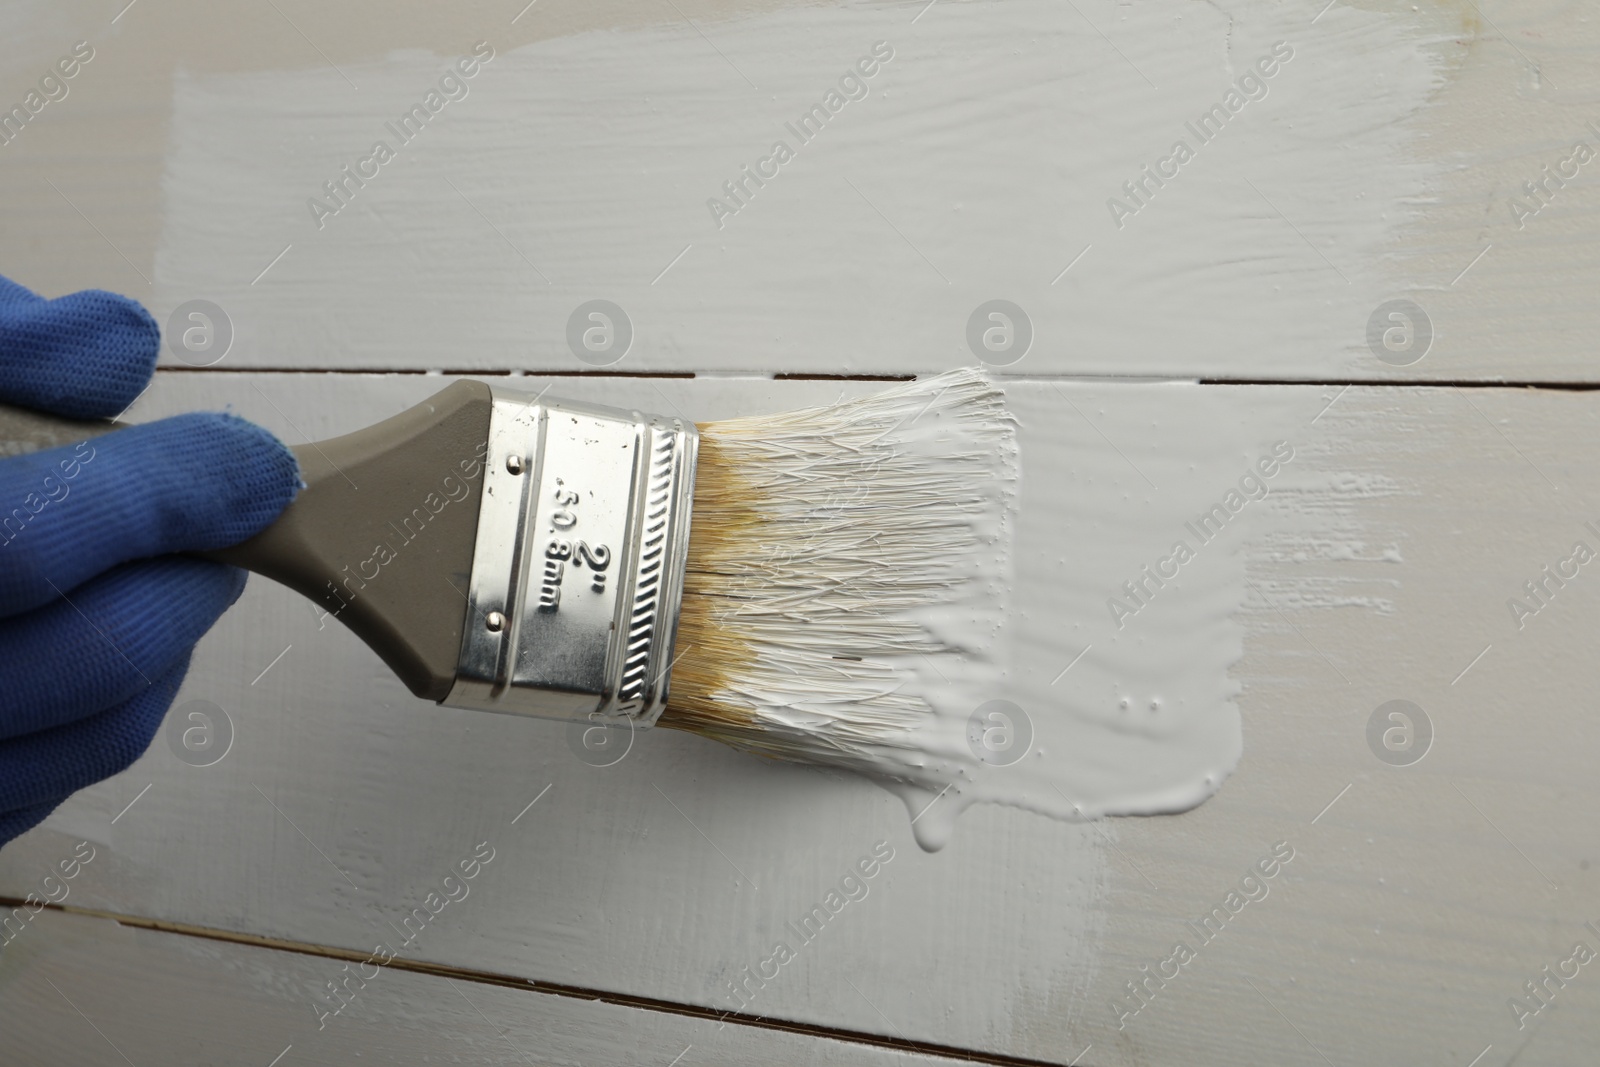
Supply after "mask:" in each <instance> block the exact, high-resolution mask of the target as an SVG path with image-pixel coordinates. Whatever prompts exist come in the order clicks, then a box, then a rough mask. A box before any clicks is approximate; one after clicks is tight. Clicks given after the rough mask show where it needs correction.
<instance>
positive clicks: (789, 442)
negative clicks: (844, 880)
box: [660, 369, 1017, 777]
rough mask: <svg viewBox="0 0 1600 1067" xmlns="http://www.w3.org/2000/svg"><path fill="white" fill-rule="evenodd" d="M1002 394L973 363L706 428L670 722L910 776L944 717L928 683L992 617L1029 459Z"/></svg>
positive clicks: (780, 752) (799, 755) (796, 754)
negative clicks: (1022, 458)
mask: <svg viewBox="0 0 1600 1067" xmlns="http://www.w3.org/2000/svg"><path fill="white" fill-rule="evenodd" d="M1003 401H1004V394H1003V393H1002V392H1001V390H1000V389H999V388H998V387H996V386H995V385H994V384H993V383H992V382H991V381H990V380H989V379H988V377H987V376H986V375H985V374H984V373H983V372H981V371H979V370H976V369H963V370H958V371H953V372H950V373H947V374H942V375H939V376H937V377H933V378H928V379H925V380H922V381H915V382H907V383H905V384H903V385H899V386H896V387H894V388H891V389H889V390H887V391H885V392H882V393H879V394H877V395H874V396H868V397H864V398H861V399H857V400H846V401H842V402H840V403H837V404H833V405H831V406H828V407H819V408H810V409H806V410H802V411H794V412H788V413H785V414H780V415H769V416H755V417H749V418H741V419H733V420H729V421H726V422H713V423H708V424H704V425H702V426H701V427H700V433H701V437H700V454H699V460H698V462H697V467H696V473H695V494H694V514H693V522H692V527H691V533H690V538H689V556H688V567H687V575H686V580H685V587H684V594H683V607H682V612H681V614H680V616H679V623H678V638H677V655H678V661H677V664H676V665H675V666H674V667H673V669H672V679H671V685H672V689H671V697H670V700H669V706H668V708H667V711H666V713H665V714H664V715H663V717H662V719H661V721H660V725H662V726H670V727H674V728H677V729H682V730H689V731H693V732H695V733H699V734H703V735H706V736H709V737H712V738H715V739H717V740H719V741H723V742H726V743H727V744H730V745H733V746H735V747H737V748H741V749H745V750H748V751H751V752H755V753H759V754H761V755H766V756H772V757H776V758H780V759H788V760H799V761H804V762H811V763H828V764H836V765H841V766H847V767H852V768H855V769H860V770H867V771H871V772H875V773H879V774H882V773H884V772H885V771H892V767H893V765H896V764H904V767H905V770H906V772H907V775H908V776H909V777H915V774H914V771H915V769H916V768H917V767H919V766H921V757H920V756H919V755H918V739H917V738H916V736H915V735H916V734H917V732H918V731H919V730H920V729H922V728H923V727H925V726H927V725H929V724H930V722H931V719H932V717H933V710H932V707H931V705H930V703H929V699H928V693H927V692H926V691H925V690H926V689H927V688H929V687H928V686H927V685H924V684H920V683H919V682H918V681H917V679H918V678H919V677H921V678H922V680H923V681H926V679H927V678H931V677H935V676H939V675H940V674H941V664H944V663H953V662H954V661H955V659H956V658H957V657H961V656H963V655H966V654H968V653H972V652H973V651H975V646H979V645H982V644H983V643H984V642H985V641H987V640H988V639H989V638H990V637H992V635H993V633H994V631H995V629H996V628H997V627H998V625H999V616H1000V606H1001V601H1002V598H1003V587H1004V583H1005V581H1006V578H1007V574H1006V571H1007V563H1008V561H1007V553H1008V548H1007V543H1006V542H1007V540H1008V533H1009V530H1008V521H1007V515H1008V509H1009V508H1010V507H1011V504H1012V497H1013V495H1014V492H1015V482H1016V465H1017V464H1016V444H1015V423H1014V420H1013V419H1012V418H1011V417H1010V415H1008V414H1007V412H1006V410H1005V406H1004V402H1003ZM929 666H931V667H932V668H933V674H932V675H928V674H926V668H927V667H929ZM885 753H890V755H889V756H888V758H887V760H886V758H885ZM886 764H887V765H886Z"/></svg>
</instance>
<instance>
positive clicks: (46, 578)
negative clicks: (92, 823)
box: [0, 278, 300, 844]
mask: <svg viewBox="0 0 1600 1067" xmlns="http://www.w3.org/2000/svg"><path fill="white" fill-rule="evenodd" d="M159 346H160V330H159V328H158V327H157V326H156V323H155V320H154V319H152V318H151V317H150V315H149V313H147V312H146V311H145V310H144V308H142V307H140V306H139V304H137V303H136V302H134V301H132V300H129V299H127V298H125V297H120V296H116V295H114V294H111V293H105V292H100V291H97V290H91V291H88V292H82V293H73V294H72V295H70V296H64V297H61V298H60V299H58V300H44V299H41V298H40V297H38V296H35V295H34V294H33V293H31V292H29V291H28V290H27V289H24V288H23V287H22V286H19V285H16V284H15V283H13V282H10V281H7V280H6V279H4V278H0V401H3V402H5V403H9V404H14V405H17V406H22V407H30V408H34V409H37V410H42V411H47V412H53V413H55V414H59V415H67V416H72V417H75V418H93V417H110V416H115V415H117V414H119V413H120V412H121V411H122V410H123V409H124V408H126V407H127V406H128V405H129V404H131V403H132V402H133V401H134V399H135V398H136V397H138V395H139V393H140V392H141V391H142V390H143V389H144V388H145V385H146V384H147V383H148V382H149V380H150V377H151V375H152V373H153V372H154V369H155V361H156V354H157V350H158V348H159ZM8 444H10V443H9V442H6V441H4V440H0V456H6V455H7V453H8V451H11V450H8V448H7V446H8ZM13 450H14V449H13ZM299 483H300V473H299V467H298V465H297V464H296V463H295V460H294V456H293V454H292V453H290V452H289V450H288V449H287V448H285V447H284V446H283V444H282V443H281V442H279V441H278V439H277V438H275V437H273V436H272V434H270V433H268V432H267V431H266V430H263V429H261V428H260V427H258V426H255V425H253V424H251V423H248V422H246V421H244V420H243V419H240V418H237V417H235V416H232V415H216V414H195V415H180V416H178V417H177V418H171V419H165V420H162V421H160V422H153V423H147V424H145V425H142V426H136V427H133V428H130V429H126V430H119V431H117V432H115V433H111V434H106V435H103V436H100V437H95V438H92V439H90V440H88V441H86V442H82V443H80V444H77V445H74V446H67V447H65V448H55V449H50V450H48V451H44V452H34V453H32V454H29V455H15V456H9V458H0V844H4V843H5V842H6V841H9V840H11V839H12V838H14V837H16V836H17V835H18V834H20V833H22V832H24V831H25V830H28V829H30V828H32V827H33V826H35V825H37V824H38V823H39V822H40V821H41V820H43V819H44V817H45V816H46V815H48V814H50V812H51V811H52V810H53V809H54V808H55V806H56V805H57V804H59V803H61V801H62V800H64V799H66V797H67V796H68V795H70V794H71V793H73V792H76V791H77V790H79V789H82V788H83V787H84V786H87V785H90V784H92V783H94V782H97V781H99V780H100V779H102V778H107V777H109V776H111V775H113V774H116V773H118V772H119V771H121V770H123V769H124V768H126V767H127V766H128V765H129V764H131V763H132V762H133V761H134V760H136V759H138V758H139V756H140V755H141V754H142V753H143V752H144V750H145V749H146V748H147V747H149V744H150V741H151V738H153V737H154V736H155V732H156V729H157V727H159V726H160V724H161V719H162V716H163V715H165V714H166V711H167V708H168V706H169V705H170V704H171V703H172V698H173V697H174V695H175V694H176V693H177V691H178V685H179V684H180V683H181V682H182V681H183V676H184V672H185V671H186V670H187V669H188V666H189V654H190V651H191V650H192V648H193V646H194V644H195V642H196V641H198V640H199V639H200V637H201V635H203V634H204V633H205V632H206V630H208V629H210V627H211V625H212V623H214V622H216V620H217V617H218V616H220V615H221V614H222V613H223V612H224V611H226V610H227V608H228V606H229V605H231V604H232V603H233V602H234V601H235V600H236V599H238V596H239V594H240V592H241V591H243V589H244V580H245V574H244V572H243V571H241V570H238V569H237V568H234V567H228V566H224V565H222V564H219V563H210V562H207V561H204V560H199V559H190V558H185V557H183V556H178V555H174V553H179V552H188V551H204V550H210V549H218V548H224V547H226V546H228V545H232V544H236V543H237V542H239V541H242V540H244V539H245V538H247V537H249V536H251V535H252V534H254V533H256V531H258V530H260V529H261V528H262V527H264V526H266V525H267V524H268V523H270V522H271V521H272V520H273V519H274V518H276V517H277V515H278V513H279V512H280V511H282V510H283V509H284V507H285V506H286V505H288V503H289V501H290V500H292V499H293V498H294V495H295V492H296V490H297V487H298V486H299Z"/></svg>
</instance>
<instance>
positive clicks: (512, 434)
mask: <svg viewBox="0 0 1600 1067" xmlns="http://www.w3.org/2000/svg"><path fill="white" fill-rule="evenodd" d="M698 444H699V431H698V430H696V428H695V426H694V424H693V423H691V422H689V421H687V420H685V419H677V418H666V417H663V416H658V415H647V414H642V413H640V412H638V411H628V410H624V409H621V408H611V407H604V406H601V405H598V404H584V403H579V402H574V401H568V400H543V399H541V395H535V394H533V393H528V392H524V391H521V390H515V389H506V388H502V387H500V386H494V387H493V406H492V408H491V411H490V416H489V442H488V445H489V447H488V451H487V455H486V458H485V461H484V462H485V466H484V475H483V477H484V482H483V496H482V504H481V507H480V510H479V514H478V533H477V545H476V548H475V551H474V553H473V557H472V575H471V577H470V579H469V588H468V595H467V615H466V623H465V625H464V627H463V630H462V637H461V656H460V659H459V661H458V662H457V665H456V677H455V684H454V685H453V686H452V687H451V690H450V694H449V696H447V697H446V698H445V699H444V700H443V701H442V703H444V704H448V705H450V706H452V707H460V708H476V709H481V710H484V711H501V712H510V713H513V714H518V715H535V716H539V717H542V718H553V719H568V720H587V721H607V720H609V721H613V722H619V723H620V722H622V721H624V720H626V721H629V722H631V723H633V724H635V725H640V726H651V725H654V723H655V721H656V719H658V718H659V717H660V716H661V712H662V710H663V709H664V708H665V707H666V703H667V680H668V674H669V672H670V670H671V667H672V646H673V641H674V639H675V638H676V635H677V628H678V608H679V605H680V603H681V600H682V596H683V575H684V565H685V562H686V560H687V558H688V551H689V511H690V506H691V504H692V501H693V498H694V466H695V453H696V448H697V446H698Z"/></svg>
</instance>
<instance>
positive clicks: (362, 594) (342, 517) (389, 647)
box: [0, 379, 491, 700]
mask: <svg viewBox="0 0 1600 1067" xmlns="http://www.w3.org/2000/svg"><path fill="white" fill-rule="evenodd" d="M490 407H491V397H490V391H489V387H488V386H487V385H485V384H484V383H482V382H477V381H470V380H465V379H463V380H461V381H458V382H456V383H454V384H453V385H451V386H449V387H448V388H447V389H445V390H443V391H442V392H439V393H437V394H435V395H434V396H433V397H431V398H430V399H428V400H426V401H424V402H423V403H421V404H418V405H417V406H416V407H413V408H410V409H408V410H406V411H403V412H401V413H400V414H398V415H396V416H394V417H393V418H390V419H386V420H384V421H383V422H380V423H378V424H376V425H374V426H369V427H367V428H366V429H364V430H357V431H356V432H355V433H351V434H346V435H344V436H343V437H335V438H332V439H330V440H327V441H319V442H315V443H312V444H307V445H300V446H298V447H296V448H295V449H294V453H295V457H296V458H297V459H298V460H299V462H300V471H301V477H302V478H303V479H304V480H305V488H304V489H302V490H300V494H299V496H297V497H296V498H295V500H294V503H292V504H290V505H289V506H288V508H286V509H285V510H284V512H283V514H282V515H281V516H279V518H278V519H277V520H276V521H275V522H273V524H272V525H270V526H268V527H267V528H266V529H265V530H263V531H262V532H261V533H259V534H257V535H256V536H254V537H252V538H250V539H249V540H248V541H245V542H244V543H243V544H240V545H236V546H234V547H232V548H227V549H223V550H221V551H219V552H206V553H200V555H202V556H203V557H204V558H207V559H213V560H217V561H219V562H223V563H231V564H233V565H235V566H239V567H244V568H246V569H248V570H251V571H254V572H256V573H257V574H261V575H264V576H266V577H268V578H271V579H273V580H275V581H278V582H282V583H283V584H284V585H287V586H289V587H290V588H291V589H294V590H295V591H297V592H299V593H302V594H304V595H305V596H307V597H309V598H311V599H312V600H314V601H316V602H318V603H321V604H322V605H324V606H325V607H326V609H327V610H328V611H329V612H330V613H332V614H333V615H334V616H335V617H336V618H338V619H339V621H340V622H342V623H344V624H345V625H346V626H348V627H349V628H350V629H351V630H352V631H354V632H355V634H356V635H357V636H358V637H360V638H361V639H362V640H363V641H364V642H366V643H367V645H369V646H370V647H371V648H372V649H373V650H374V651H375V652H377V653H378V655H379V656H381V657H382V658H383V661H384V662H385V663H387V664H388V665H389V667H390V669H392V670H393V671H394V672H395V674H396V675H398V676H399V678H400V680H401V681H402V682H404V683H405V685H406V687H407V688H408V689H410V690H411V691H412V692H413V693H415V694H416V695H417V696H419V697H425V698H427V699H429V700H443V699H444V698H445V696H446V695H447V694H448V693H449V692H450V687H451V685H452V684H453V683H454V680H455V673H456V663H457V660H458V658H459V656H460V653H461V631H462V625H463V623H464V621H465V618H466V604H467V601H466V590H467V581H468V578H469V576H470V575H471V572H472V554H473V547H474V544H475V541H476V537H477V530H478V509H479V504H480V502H481V497H482V489H483V468H482V464H483V459H484V455H485V451H486V447H487V442H488V434H489V413H490ZM122 428H123V424H121V423H116V422H111V421H93V422H83V421H78V420H72V419H63V418H58V417H56V416H51V415H43V414H40V413H38V412H34V411H28V410H25V409H22V408H14V407H7V406H5V405H0V456H3V455H17V454H21V453H25V452H32V451H37V450H39V449H42V448H51V447H55V446H57V445H64V444H71V443H73V442H76V441H81V440H83V439H84V438H85V437H91V436H95V435H98V434H103V433H109V432H111V431H113V430H117V429H122Z"/></svg>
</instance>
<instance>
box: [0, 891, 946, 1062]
mask: <svg viewBox="0 0 1600 1067" xmlns="http://www.w3.org/2000/svg"><path fill="white" fill-rule="evenodd" d="M352 973H354V975H355V977H351V974H352ZM363 976H364V977H363ZM328 982H336V983H343V985H342V988H343V993H342V996H343V998H344V1001H343V1003H344V1004H345V1005H346V1006H345V1007H344V1010H343V1011H341V1012H340V1013H339V1014H338V1015H332V1014H328V1013H327V1009H326V1008H325V1007H323V1005H325V1004H326V1003H329V1002H332V1000H333V998H332V995H331V994H329V993H328V992H327V991H326V986H327V983H328ZM0 1008H3V1009H4V1010H5V1012H6V1025H5V1027H4V1028H0V1055H4V1056H5V1058H6V1062H7V1063H16V1064H35V1063H71V1064H76V1065H80V1067H93V1065H98V1064H108V1065H109V1064H124V1065H125V1064H127V1063H135V1064H150V1063H159V1064H168V1065H171V1067H187V1065H196V1067H198V1065H202V1064H215V1063H251V1064H259V1065H261V1067H266V1065H268V1064H271V1065H273V1067H297V1065H303V1064H322V1063H343V1062H348V1061H361V1060H373V1061H376V1062H380V1063H392V1064H438V1063H501V1064H540V1065H545V1064H548V1065H551V1067H579V1065H595V1064H606V1065H616V1067H622V1065H638V1067H666V1065H669V1064H674V1065H682V1067H691V1065H693V1064H696V1063H699V1064H713V1063H729V1064H732V1063H741V1064H752V1065H763V1064H771V1065H773V1067H780V1065H781V1067H799V1065H806V1067H810V1065H816V1067H831V1065H835V1064H871V1065H874V1067H876V1065H885V1067H888V1065H897V1067H933V1065H934V1064H950V1065H955V1064H960V1063H964V1062H966V1061H964V1060H960V1059H954V1058H950V1057H943V1056H941V1057H926V1056H919V1055H916V1054H910V1053H906V1052H902V1051H895V1050H890V1049H885V1048H875V1047H872V1046H870V1045H864V1044H859V1043H848V1042H844V1041H835V1040H827V1039H822V1038H816V1037H809V1036H805V1035H800V1034H794V1033H786V1032H782V1031H776V1030H768V1029H755V1028H752V1027H748V1026H740V1025H737V1024H731V1025H721V1024H720V1023H719V1022H718V1021H717V1020H716V1019H709V1018H689V1017H685V1016H682V1015H674V1014H669V1013H664V1012H654V1011H648V1010H645V1009H641V1008H637V1007H630V1006H625V1005H620V1004H607V1003H603V1002H599V1001H585V1000H578V999H574V998H572V997H565V996H553V995H549V994H543V993H536V992H533V991H532V990H528V989H515V988H510V987H507V986H503V985H491V984H485V983H483V982H475V981H473V980H471V979H470V978H465V977H455V978H450V977H444V976H436V975H428V974H418V973H413V972H407V971H405V970H400V969H397V968H395V967H382V968H379V967H373V966H366V965H364V964H363V963H362V962H360V961H357V963H356V966H355V969H354V971H353V972H351V971H347V970H346V963H345V961H341V960H337V959H330V958H326V957H321V956H316V955H310V954H306V953H304V952H286V951H279V950H275V949H271V948H264V947H259V946H252V945H242V944H231V943H227V942H221V941H215V940H209V939H205V938H197V937H191V936H185V935H182V934H173V933H164V932H157V931H154V930H148V929H139V928H136V927H129V926H122V925H119V924H118V923H115V922H113V921H110V920H106V919H97V918H90V917H85V916H81V915H72V914H62V913H60V912H57V911H54V910H46V911H44V912H43V913H41V914H40V915H39V916H37V917H36V918H34V919H32V920H30V922H29V925H28V926H27V928H26V929H25V932H24V933H23V934H21V935H19V936H18V938H17V940H16V941H15V942H14V943H13V945H12V946H9V947H8V948H7V950H6V952H5V953H4V954H3V955H0Z"/></svg>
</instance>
